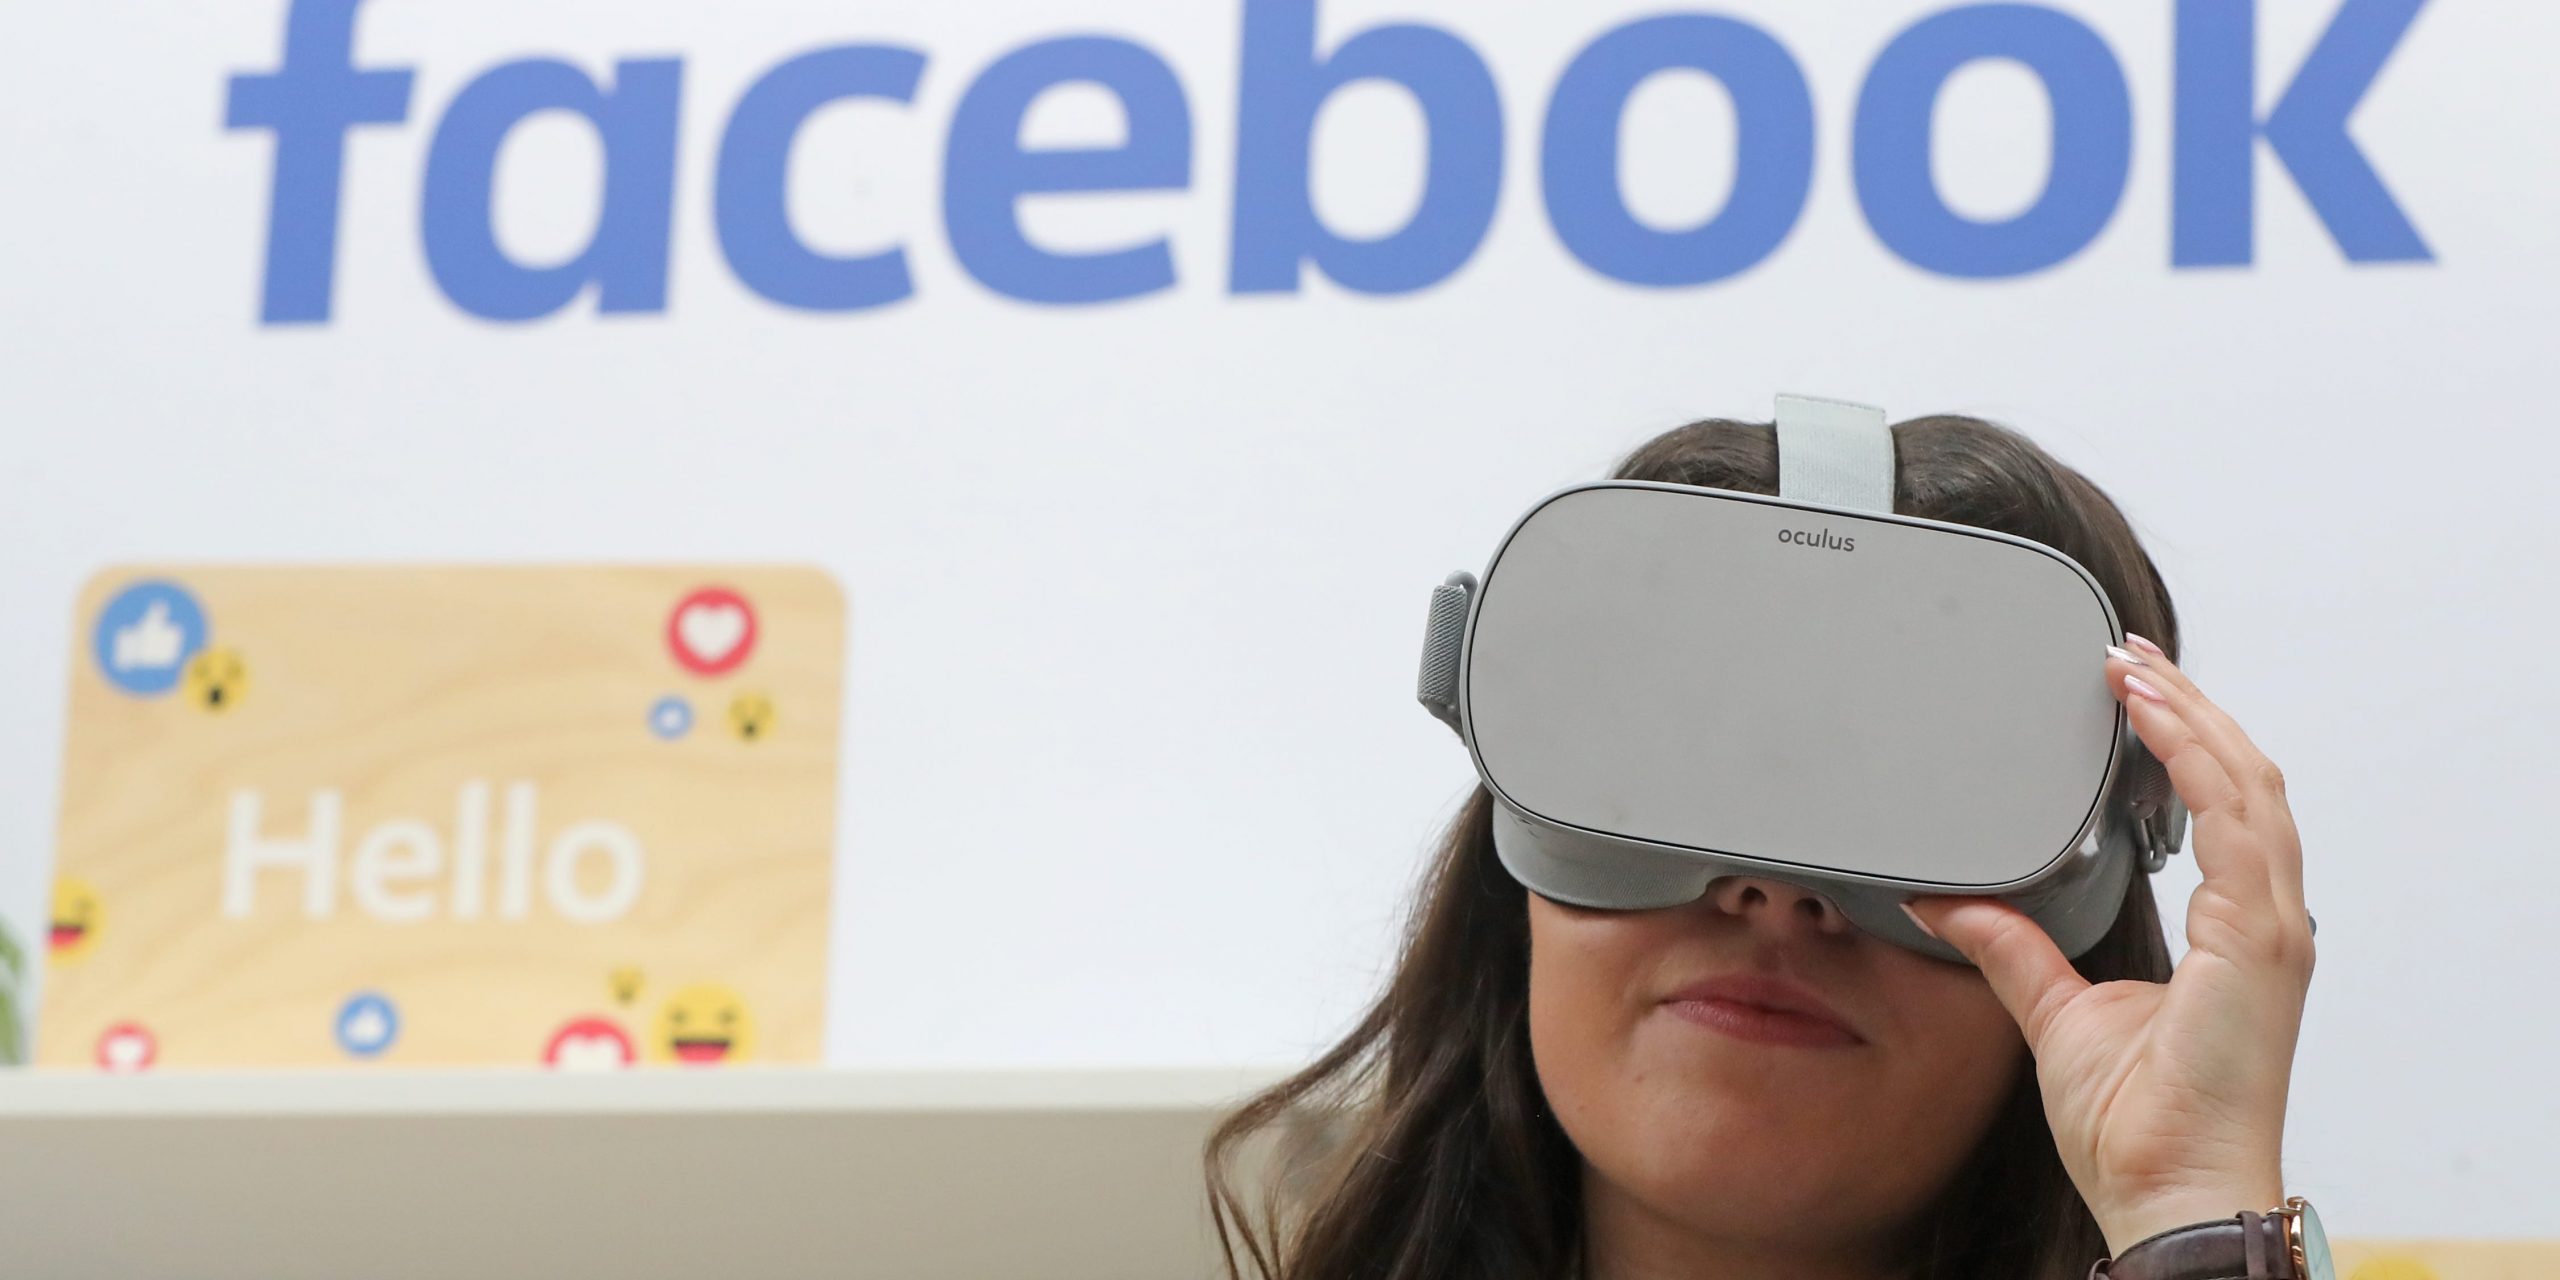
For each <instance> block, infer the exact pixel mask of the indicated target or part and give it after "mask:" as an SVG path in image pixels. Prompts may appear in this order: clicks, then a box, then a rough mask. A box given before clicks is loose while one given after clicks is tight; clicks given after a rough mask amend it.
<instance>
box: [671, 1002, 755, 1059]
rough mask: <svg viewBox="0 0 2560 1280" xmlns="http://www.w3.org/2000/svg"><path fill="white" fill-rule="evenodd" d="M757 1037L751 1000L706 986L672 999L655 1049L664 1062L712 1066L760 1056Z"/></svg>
mask: <svg viewBox="0 0 2560 1280" xmlns="http://www.w3.org/2000/svg"><path fill="white" fill-rule="evenodd" d="M755 1038H756V1024H755V1019H754V1018H752V1017H750V1016H748V1014H747V1002H746V1001H744V1000H742V999H740V998H739V997H738V993H737V992H735V991H731V990H730V989H728V988H727V987H724V986H721V985H719V984H718V983H713V982H705V983H700V984H697V985H695V986H690V987H686V988H685V989H684V990H682V991H679V992H677V993H675V994H674V995H672V996H669V997H668V998H667V1003H666V1005H665V1006H664V1007H663V1008H661V1009H659V1010H658V1023H657V1026H656V1028H655V1029H654V1030H653V1032H652V1034H651V1035H650V1037H649V1047H650V1048H651V1049H652V1050H654V1051H655V1052H656V1055H657V1057H658V1058H659V1060H660V1061H664V1062H676V1063H682V1064H683V1065H685V1066H688V1067H710V1066H717V1065H719V1064H721V1063H723V1062H744V1061H746V1060H747V1059H748V1057H750V1056H751V1055H753V1054H754V1052H755Z"/></svg>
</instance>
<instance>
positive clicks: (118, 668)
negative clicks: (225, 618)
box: [90, 579, 211, 697]
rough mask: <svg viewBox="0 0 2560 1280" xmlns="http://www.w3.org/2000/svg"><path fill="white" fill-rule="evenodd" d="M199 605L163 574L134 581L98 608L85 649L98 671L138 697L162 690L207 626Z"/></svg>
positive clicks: (191, 654)
mask: <svg viewBox="0 0 2560 1280" xmlns="http://www.w3.org/2000/svg"><path fill="white" fill-rule="evenodd" d="M210 630H211V629H210V628H209V627H207V626H206V625H205V617H204V608H203V606H201V605H199V604H197V603H196V598H195V596H194V595H193V594H192V593H190V592H189V591H188V590H187V589H186V588H185V587H182V586H179V585H178V584H177V583H174V582H170V581H167V580H165V579H155V580H152V581H147V582H137V583H134V584H133V585H131V586H128V587H126V588H125V589H124V590H122V591H119V592H117V593H116V594H115V596H114V598H112V599H110V600H108V601H107V607H106V608H103V609H100V610H99V611H98V621H97V627H96V630H95V631H94V632H92V634H91V636H90V649H91V652H92V654H93V655H94V656H95V657H96V658H97V660H98V671H99V674H101V675H104V676H105V677H106V678H107V683H109V684H112V685H114V686H115V687H116V688H117V689H119V690H121V691H123V692H125V693H130V694H134V695H137V696H140V697H152V696H156V695H158V694H163V693H167V692H168V691H169V690H170V689H172V688H174V687H176V685H177V683H178V673H179V671H180V670H181V669H182V668H183V667H184V666H185V665H186V661H187V659H189V658H192V657H194V656H195V654H196V651H197V650H199V649H202V648H204V642H205V640H206V638H207V636H208V634H209V632H210Z"/></svg>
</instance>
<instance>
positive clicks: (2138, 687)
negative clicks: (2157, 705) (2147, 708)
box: [2124, 675, 2168, 702]
mask: <svg viewBox="0 0 2560 1280" xmlns="http://www.w3.org/2000/svg"><path fill="white" fill-rule="evenodd" d="M2124 687H2125V688H2127V689H2131V690H2132V691H2134V692H2135V693H2138V694H2141V695H2142V696H2143V697H2146V698H2149V699H2151V700H2152V701H2153V702H2167V701H2168V699H2167V698H2163V697H2161V696H2160V691H2159V690H2157V689H2154V688H2152V687H2151V686H2150V685H2147V684H2144V683H2143V682H2142V677H2140V676H2136V675H2128V676H2126V677H2125V678H2124Z"/></svg>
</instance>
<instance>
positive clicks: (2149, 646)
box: [2124, 631, 2169, 658]
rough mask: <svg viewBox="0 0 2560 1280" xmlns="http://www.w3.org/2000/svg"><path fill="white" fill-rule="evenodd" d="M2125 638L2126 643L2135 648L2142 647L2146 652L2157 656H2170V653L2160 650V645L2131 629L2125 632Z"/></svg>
mask: <svg viewBox="0 0 2560 1280" xmlns="http://www.w3.org/2000/svg"><path fill="white" fill-rule="evenodd" d="M2124 640H2125V643H2126V644H2129V645H2132V646H2133V647H2134V648H2136V649H2140V650H2142V651H2143V652H2144V653H2147V654H2150V655H2151V656H2153V657H2155V658H2166V657H2168V656H2169V655H2168V654H2166V653H2163V652H2161V651H2160V646H2158V645H2156V644H2153V643H2151V642H2150V641H2148V640H2145V639H2143V638H2142V637H2140V636H2138V635H2135V634H2134V633H2132V632H2130V631H2128V632H2125V633H2124Z"/></svg>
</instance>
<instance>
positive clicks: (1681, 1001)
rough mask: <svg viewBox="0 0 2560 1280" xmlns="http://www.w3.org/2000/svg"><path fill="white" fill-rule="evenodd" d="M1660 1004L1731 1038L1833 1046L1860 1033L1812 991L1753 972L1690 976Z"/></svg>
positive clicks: (1853, 1041)
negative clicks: (1703, 978)
mask: <svg viewBox="0 0 2560 1280" xmlns="http://www.w3.org/2000/svg"><path fill="white" fill-rule="evenodd" d="M1662 1003H1663V1007H1664V1008H1665V1009H1666V1010H1668V1011H1669V1012H1670V1013H1671V1014H1672V1015H1673V1016H1674V1017H1678V1018H1681V1019H1684V1020H1686V1021H1689V1022H1693V1023H1696V1024H1697V1025H1699V1026H1702V1027H1705V1028H1707V1029H1709V1030H1711V1031H1721V1032H1723V1033H1724V1034H1726V1035H1729V1036H1732V1037H1733V1038H1735V1039H1737V1040H1750V1041H1756V1042H1758V1043H1761V1044H1780V1045H1794V1046H1796V1047H1799V1048H1807V1049H1836V1048H1845V1047H1848V1046H1850V1045H1859V1044H1865V1043H1866V1038H1865V1037H1864V1036H1861V1035H1859V1034H1858V1033H1857V1032H1856V1031H1855V1030H1854V1029H1852V1028H1851V1027H1850V1026H1849V1024H1848V1022H1847V1021H1845V1020H1843V1019H1842V1018H1841V1017H1840V1015H1839V1014H1837V1013H1835V1012H1833V1011H1832V1009H1831V1006H1829V1005H1826V1004H1824V1003H1823V1002H1822V1001H1821V999H1820V998H1818V997H1816V996H1815V995H1814V994H1813V993H1812V992H1810V991H1807V990H1805V989H1804V988H1802V987H1799V986H1797V985H1795V984H1794V983H1791V982H1786V981H1783V980H1781V979H1777V978H1768V977H1762V976H1760V975H1757V974H1740V973H1738V974H1730V975H1727V976H1725V977H1721V978H1710V979H1708V980H1707V981H1704V982H1693V983H1691V984H1689V985H1688V986H1685V987H1682V988H1680V989H1679V990H1678V991H1674V992H1672V993H1671V994H1670V995H1669V996H1668V997H1666V998H1664V1000H1663V1002H1662Z"/></svg>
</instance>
